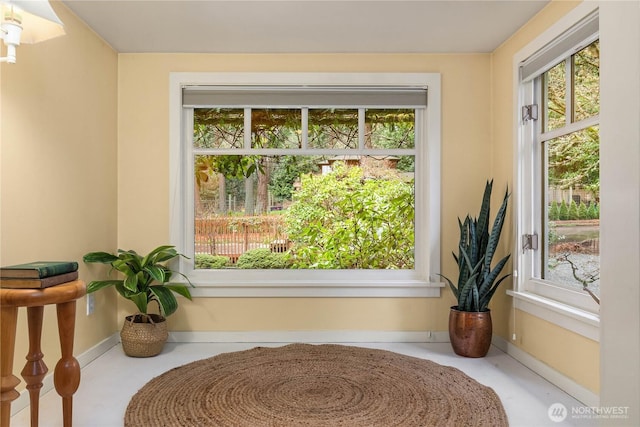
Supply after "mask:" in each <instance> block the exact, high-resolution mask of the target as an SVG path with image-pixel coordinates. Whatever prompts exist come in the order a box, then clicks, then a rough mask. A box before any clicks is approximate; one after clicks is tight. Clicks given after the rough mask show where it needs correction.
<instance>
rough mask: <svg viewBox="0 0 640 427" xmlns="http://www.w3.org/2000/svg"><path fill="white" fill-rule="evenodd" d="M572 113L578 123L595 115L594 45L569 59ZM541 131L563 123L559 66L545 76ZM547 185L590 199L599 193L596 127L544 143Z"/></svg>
mask: <svg viewBox="0 0 640 427" xmlns="http://www.w3.org/2000/svg"><path fill="white" fill-rule="evenodd" d="M573 61H574V63H573V70H574V72H573V86H574V88H575V89H574V93H573V97H572V106H573V111H572V112H571V114H570V115H572V116H573V118H574V119H573V120H574V121H575V122H578V121H580V120H584V119H587V118H590V117H594V116H596V115H597V114H599V112H600V111H599V105H600V90H599V88H600V71H599V66H600V45H599V43H598V42H597V41H596V42H594V43H592V44H591V45H589V46H587V47H586V48H585V49H583V50H582V51H580V52H578V53H576V55H574V59H573ZM545 87H546V90H545V93H546V99H545V101H546V102H545V104H546V105H545V112H546V114H545V118H544V119H545V124H544V126H545V129H546V130H553V129H558V128H561V127H563V126H565V125H566V124H567V123H566V109H567V105H566V94H567V86H566V75H565V65H564V63H560V64H558V65H557V66H555V67H553V68H552V69H550V70H549V71H548V72H546V73H545ZM547 144H548V158H549V165H548V166H549V185H550V186H552V187H559V188H569V187H574V188H577V187H581V188H585V189H587V190H589V191H590V192H591V193H592V194H593V195H594V196H596V197H597V196H598V195H599V192H600V161H599V159H600V151H599V150H600V148H599V147H600V137H599V127H598V126H597V125H596V126H592V127H588V128H586V129H583V130H581V131H578V132H574V133H571V134H568V135H565V136H562V137H559V138H555V139H553V140H551V141H548V142H547Z"/></svg>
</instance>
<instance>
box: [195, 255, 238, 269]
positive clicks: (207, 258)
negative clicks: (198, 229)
mask: <svg viewBox="0 0 640 427" xmlns="http://www.w3.org/2000/svg"><path fill="white" fill-rule="evenodd" d="M229 264H230V262H229V258H227V257H226V256H222V255H211V254H196V256H195V268H196V269H218V268H225V267H228V266H229Z"/></svg>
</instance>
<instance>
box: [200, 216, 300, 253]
mask: <svg viewBox="0 0 640 427" xmlns="http://www.w3.org/2000/svg"><path fill="white" fill-rule="evenodd" d="M284 225H285V224H284V218H283V217H282V216H280V215H263V216H239V217H235V216H231V217H215V218H209V219H196V221H195V252H196V253H197V254H203V253H204V254H211V255H223V256H227V257H229V258H230V259H231V261H232V262H234V263H235V262H236V261H237V260H238V257H239V256H240V255H242V254H243V253H245V252H246V251H248V250H249V249H256V248H270V249H271V250H272V251H274V252H284V251H285V250H286V247H287V235H286V232H285V231H284Z"/></svg>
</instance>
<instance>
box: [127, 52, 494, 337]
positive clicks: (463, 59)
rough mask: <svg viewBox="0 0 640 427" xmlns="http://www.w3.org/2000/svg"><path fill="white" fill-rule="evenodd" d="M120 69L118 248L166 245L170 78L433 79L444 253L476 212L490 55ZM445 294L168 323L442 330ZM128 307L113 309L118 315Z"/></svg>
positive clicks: (246, 306)
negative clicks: (438, 105)
mask: <svg viewBox="0 0 640 427" xmlns="http://www.w3.org/2000/svg"><path fill="white" fill-rule="evenodd" d="M118 70H119V71H118V74H119V78H118V92H119V95H118V123H119V129H118V153H119V156H118V181H119V187H118V200H119V203H118V244H119V245H120V246H121V247H123V248H136V249H139V250H142V251H146V250H149V249H151V248H153V247H155V246H156V245H159V244H162V243H166V242H168V239H169V187H168V186H169V181H168V179H167V177H168V174H169V169H168V168H169V157H168V154H169V121H168V117H169V104H168V90H169V73H170V72H179V71H191V72H204V71H207V72H228V71H236V72H276V71H277V72H435V73H441V74H442V94H443V100H442V108H443V112H442V117H443V123H442V184H443V191H442V206H441V213H442V235H443V249H444V253H447V254H448V253H450V252H451V250H453V249H454V248H455V247H456V246H457V239H458V226H457V220H456V218H457V217H458V216H464V215H465V214H466V213H467V212H468V211H469V210H471V209H473V210H475V209H477V205H478V204H479V203H480V196H479V195H480V194H481V192H482V189H483V187H484V181H485V180H486V179H487V178H489V170H490V169H489V167H490V153H491V140H490V108H489V101H490V90H489V82H490V56H489V55H482V54H481V55H400V54H396V55H367V54H361V55H339V54H335V55H328V54H326V55H301V54H300V55H213V54H212V55H203V54H121V55H120V56H119V63H118ZM149 183H152V185H149ZM140 188H145V194H144V201H140V200H139V196H140V190H139V189H140ZM450 258H451V257H450V256H448V257H445V260H444V261H445V262H444V263H443V265H444V272H445V274H447V275H454V274H455V266H454V263H453V261H452V260H450ZM443 295H444V297H443V298H440V299H384V298H383V299H378V298H360V299H359V298H351V299H332V298H326V299H305V298H268V299H214V298H203V299H198V300H197V301H196V302H194V303H190V302H188V301H184V302H183V303H182V304H181V307H180V309H179V311H178V312H177V313H176V315H174V316H172V319H171V322H172V323H171V325H173V328H175V329H178V330H210V331H225V330H226V331H228V330H233V331H239V330H240V331H259V330H300V329H306V330H327V329H328V330H331V329H335V330H402V331H419V330H430V331H434V330H436V331H444V330H446V329H447V319H448V308H449V307H450V306H451V305H452V304H453V298H452V296H451V293H450V291H449V290H448V289H444V290H443ZM123 306H124V307H123ZM125 307H126V308H125ZM128 309H129V308H128V305H127V304H126V303H123V304H121V306H120V312H121V314H124V313H126V311H127V310H128Z"/></svg>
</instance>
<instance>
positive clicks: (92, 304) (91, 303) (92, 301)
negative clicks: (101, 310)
mask: <svg viewBox="0 0 640 427" xmlns="http://www.w3.org/2000/svg"><path fill="white" fill-rule="evenodd" d="M95 308H96V296H95V294H87V316H90V315H92V314H93V311H94V310H95Z"/></svg>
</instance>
